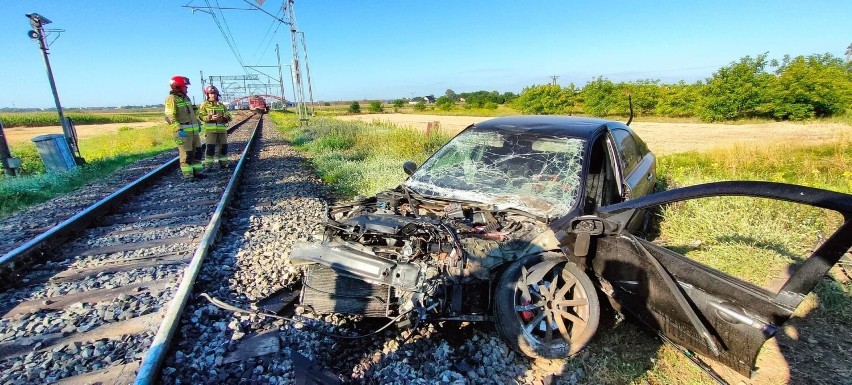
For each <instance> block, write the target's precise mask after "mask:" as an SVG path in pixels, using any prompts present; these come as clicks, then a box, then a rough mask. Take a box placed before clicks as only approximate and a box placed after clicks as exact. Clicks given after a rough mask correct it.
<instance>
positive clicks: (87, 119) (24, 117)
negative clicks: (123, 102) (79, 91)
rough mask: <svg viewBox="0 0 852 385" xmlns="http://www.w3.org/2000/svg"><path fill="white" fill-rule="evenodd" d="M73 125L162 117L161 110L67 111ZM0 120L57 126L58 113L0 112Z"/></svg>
mask: <svg viewBox="0 0 852 385" xmlns="http://www.w3.org/2000/svg"><path fill="white" fill-rule="evenodd" d="M65 116H66V117H70V118H71V120H73V121H74V124H75V125H78V126H80V125H85V124H106V123H135V122H148V121H152V120H157V119H162V116H163V114H162V112H139V113H132V114H128V113H116V114H112V113H99V114H90V113H73V112H71V113H67V114H65ZM0 121H2V122H3V127H45V126H58V125H59V115H58V114H57V113H55V112H27V113H2V114H0Z"/></svg>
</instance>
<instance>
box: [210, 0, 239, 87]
mask: <svg viewBox="0 0 852 385" xmlns="http://www.w3.org/2000/svg"><path fill="white" fill-rule="evenodd" d="M204 2H205V3H206V4H207V6H208V7H210V8H213V7H212V6H211V5H210V1H209V0H204ZM210 16H212V17H213V22H215V23H216V27H217V28H219V32H220V33H221V34H222V38H223V39H225V43H227V44H228V48H230V49H231V53H233V54H234V57H235V58H236V59H237V61H238V62H239V63H240V66H241V67H243V71H245V72H246V74H248V71H246V70H245V63H243V58H242V57H241V56H240V53H239V52H238V51H237V49H236V47H234V45H235V42H232V41H231V40H229V39H228V35H227V34H226V33H225V30H224V29H223V28H222V24H221V23H219V19H218V18H217V17H216V13H214V12H211V13H210Z"/></svg>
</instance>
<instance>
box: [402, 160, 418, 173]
mask: <svg viewBox="0 0 852 385" xmlns="http://www.w3.org/2000/svg"><path fill="white" fill-rule="evenodd" d="M402 169H403V170H404V171H405V173H406V174H408V175H411V174H414V171H415V170H417V163H414V162H412V161H410V160H407V161H405V163H403V164H402Z"/></svg>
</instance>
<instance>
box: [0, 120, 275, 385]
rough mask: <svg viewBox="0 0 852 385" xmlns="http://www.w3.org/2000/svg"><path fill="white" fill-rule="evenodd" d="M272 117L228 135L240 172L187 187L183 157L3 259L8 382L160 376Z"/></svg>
mask: <svg viewBox="0 0 852 385" xmlns="http://www.w3.org/2000/svg"><path fill="white" fill-rule="evenodd" d="M263 121H264V117H263V115H259V114H258V115H252V116H249V117H248V118H246V119H245V120H243V121H242V122H239V123H237V124H235V125H234V126H233V130H231V131H230V132H229V142H230V144H231V146H232V148H233V149H234V155H232V157H231V158H232V162H234V159H236V158H237V156H239V160H237V161H235V164H236V167H233V168H231V169H212V170H209V171H208V172H207V178H205V179H202V180H198V181H193V182H186V181H182V180H181V177H180V175H179V174H178V173H177V172H176V164H177V163H176V158H172V159H170V160H168V161H167V162H166V163H165V164H163V165H161V166H159V167H156V168H154V170H153V171H151V170H149V171H148V172H146V178H140V179H138V180H135V181H134V182H133V183H131V184H129V185H126V186H124V187H121V188H119V189H117V190H116V189H114V188H113V192H112V193H111V194H110V195H109V197H108V199H103V200H100V201H98V202H96V203H95V204H93V205H92V206H89V207H88V208H86V209H84V210H83V211H80V212H77V213H73V214H72V215H71V216H70V218H69V219H68V220H66V221H64V222H63V223H61V224H59V225H56V226H53V227H51V228H50V229H49V230H48V231H47V232H45V233H43V234H40V235H38V236H36V237H35V238H33V239H30V240H28V241H26V242H24V243H22V244H19V245H18V246H17V247H16V248H15V249H14V250H12V251H9V252H7V253H6V254H5V255H3V256H2V257H0V272H2V275H0V278H2V282H3V284H4V285H5V288H4V289H3V291H2V292H0V310H2V311H0V316H2V318H0V371H2V372H3V373H4V376H3V377H2V378H0V384H7V383H8V384H18V383H119V384H121V383H132V382H134V381H140V382H141V383H146V379H148V381H150V379H152V378H154V375H155V374H156V368H157V366H158V365H159V363H160V362H162V356H163V353H164V351H165V350H166V349H167V348H168V345H169V338H170V337H171V335H172V334H173V327H174V325H175V324H176V323H175V319H177V318H178V317H179V315H180V313H181V310H182V307H183V303H185V301H186V295H187V294H188V293H189V292H191V288H192V284H193V282H192V281H193V280H194V278H195V275H196V273H197V267H198V266H199V265H200V264H201V261H202V260H203V258H204V256H205V255H206V254H207V250H208V249H209V248H210V246H211V245H212V243H213V241H214V240H215V239H216V237H217V234H218V231H219V229H220V224H221V221H222V215H223V213H224V210H225V208H226V206H227V205H228V202H229V201H230V199H231V197H232V194H233V191H234V190H235V187H236V186H237V185H238V183H239V180H240V173H241V172H242V170H244V169H245V167H244V165H245V162H246V156H247V154H249V153H250V149H251V145H252V143H253V142H254V141H255V140H256V139H255V138H256V137H257V135H256V133H257V132H259V131H260V129H261V127H262V124H263ZM146 167H148V166H146ZM149 169H150V167H149ZM107 189H108V188H107ZM170 192H171V193H172V194H169V193H170ZM217 197H218V198H217ZM181 205H182V206H181ZM181 207H183V208H185V209H187V210H182V209H180V208H181ZM77 209H79V207H77ZM189 209H192V210H189ZM175 211H186V214H185V215H182V216H174V215H165V214H168V213H170V212H175ZM131 217H135V219H136V220H135V221H130V220H128V219H129V218H131ZM35 227H39V226H35ZM35 227H32V228H35ZM40 227H46V226H40ZM164 317H165V319H164ZM137 372H138V373H139V374H138V378H137Z"/></svg>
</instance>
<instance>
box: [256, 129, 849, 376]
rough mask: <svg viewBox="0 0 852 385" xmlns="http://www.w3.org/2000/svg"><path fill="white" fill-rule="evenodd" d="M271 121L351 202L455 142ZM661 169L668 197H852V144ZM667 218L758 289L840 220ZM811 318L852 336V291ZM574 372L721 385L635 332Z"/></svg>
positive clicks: (831, 292) (745, 207) (664, 231)
mask: <svg viewBox="0 0 852 385" xmlns="http://www.w3.org/2000/svg"><path fill="white" fill-rule="evenodd" d="M272 118H273V120H274V121H275V122H276V124H278V125H279V129H281V130H282V131H283V132H284V133H285V134H286V135H287V136H288V137H289V138H290V140H291V141H292V143H293V144H294V145H295V146H296V148H297V149H300V150H302V151H305V152H306V153H307V154H308V156H309V157H311V162H312V163H313V166H314V167H315V168H316V170H317V172H318V174H319V175H320V176H321V177H322V178H323V179H324V180H325V181H326V182H328V183H330V184H331V186H333V187H334V188H335V189H336V190H337V191H338V192H339V193H341V195H342V196H343V197H344V198H347V197H352V196H354V195H365V196H367V195H371V194H374V193H376V192H378V191H381V190H384V189H387V188H391V187H393V186H395V185H396V184H398V183H399V182H401V181H402V180H403V179H404V178H405V175H404V173H403V172H402V170H401V164H402V162H403V161H404V160H409V159H410V160H415V161H417V162H418V163H421V162H422V160H423V159H425V158H426V157H427V156H428V155H429V154H431V153H432V152H433V151H434V150H435V149H437V148H438V147H439V146H440V145H441V144H442V143H443V141H445V140H447V139H449V137H448V136H447V135H439V136H435V137H432V138H426V137H425V135H424V134H423V133H420V132H417V131H411V130H405V129H402V128H399V127H395V126H392V125H387V124H376V123H372V124H368V123H354V122H339V121H336V120H332V119H327V118H323V119H315V120H313V121H312V123H311V126H310V127H308V128H299V127H297V123H296V121H295V119H293V118H292V117H286V116H284V115H276V114H272ZM385 153H387V154H388V155H384V154H385ZM658 162H659V163H658V173H659V175H660V176H661V179H662V181H663V184H665V185H667V187H668V188H675V187H682V186H689V185H694V184H698V183H705V182H712V181H723V180H764V181H776V182H786V183H794V184H800V185H806V186H812V187H818V188H824V189H829V190H834V191H841V192H846V193H852V142H850V141H849V140H848V139H840V140H837V141H834V142H831V143H826V144H823V145H819V146H798V147H796V146H789V145H788V146H783V147H780V146H771V145H769V146H765V147H763V148H760V149H755V148H746V147H735V148H730V149H724V150H715V151H711V152H704V153H697V152H690V153H683V154H675V155H668V156H663V157H661V158H660V159H659V160H658ZM662 214H663V220H662V221H661V224H660V230H661V238H662V239H663V240H664V241H665V242H666V244H667V247H669V248H672V249H674V250H676V251H678V252H684V253H686V255H687V256H688V257H690V258H694V259H696V260H700V261H701V262H703V263H707V264H709V265H711V266H713V267H716V268H718V269H720V270H722V271H724V272H726V273H728V274H731V275H734V276H737V277H740V278H742V279H744V280H746V281H749V282H752V283H754V284H757V285H767V284H770V283H772V282H773V278H776V277H777V276H778V275H779V274H780V273H781V271H782V270H783V269H784V268H785V267H786V266H788V265H790V264H793V263H796V262H798V261H800V260H801V259H802V256H803V255H805V254H807V253H809V252H810V250H811V247H812V246H813V244H814V241H815V239H816V237H817V236H818V235H819V234H823V235H827V234H830V232H832V231H833V229H834V228H836V226H837V225H838V223H839V220H840V218H839V216H838V215H836V214H834V213H829V212H825V211H823V210H820V209H803V206H802V205H796V204H792V203H784V202H776V201H770V200H767V199H760V198H733V199H732V198H708V199H700V200H696V201H691V202H688V203H683V204H673V205H670V206H668V207H666V208H665V209H664V210H663V212H662ZM807 313H810V315H811V316H814V315H816V316H819V317H823V319H827V320H829V321H830V322H836V323H841V324H846V325H850V326H852V283H849V282H846V283H843V282H838V281H830V280H822V281H821V282H820V283H819V284H818V285H817V287H816V288H815V290H814V292H812V293H811V294H810V295H809V296H808V297H807V299H806V300H805V303H803V305H801V306H800V308H799V311H798V312H797V314H798V315H805V314H807ZM566 365H567V366H569V367H570V368H571V369H572V370H573V369H575V368H578V367H582V368H583V369H584V372H585V373H586V375H585V377H584V378H583V379H582V380H581V383H584V384H586V383H587V384H598V383H608V384H609V383H613V384H627V383H635V384H647V383H651V384H673V383H689V384H713V383H715V382H714V381H713V380H712V379H710V378H709V377H708V376H707V375H706V374H704V373H703V372H702V371H701V370H700V369H698V368H697V367H696V366H695V365H693V364H692V363H691V362H689V361H688V360H687V359H686V358H684V357H683V356H682V355H681V354H680V353H679V352H678V351H677V350H675V349H673V348H671V347H669V346H666V345H661V344H660V342H659V341H658V340H656V339H654V338H653V337H651V336H650V335H649V334H648V333H644V332H642V331H641V329H640V328H639V327H638V326H635V325H633V324H629V323H621V324H619V325H616V327H614V328H612V329H605V330H599V332H598V335H597V336H596V339H595V342H593V343H592V345H591V346H590V348H589V349H588V350H587V351H586V352H584V353H582V354H581V356H580V357H579V358H576V359H573V360H569V361H568V362H567V364H566Z"/></svg>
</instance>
